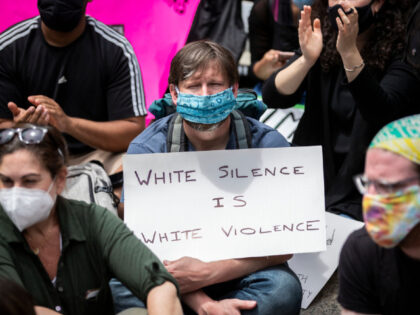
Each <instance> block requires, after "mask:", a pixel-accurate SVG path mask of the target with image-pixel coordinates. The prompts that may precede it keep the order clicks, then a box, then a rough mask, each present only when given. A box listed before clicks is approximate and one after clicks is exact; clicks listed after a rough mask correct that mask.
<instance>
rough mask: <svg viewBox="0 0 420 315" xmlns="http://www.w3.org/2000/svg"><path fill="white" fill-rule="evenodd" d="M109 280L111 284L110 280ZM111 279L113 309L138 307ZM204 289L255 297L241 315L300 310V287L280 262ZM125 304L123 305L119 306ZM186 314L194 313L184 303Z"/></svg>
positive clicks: (215, 294) (287, 314)
mask: <svg viewBox="0 0 420 315" xmlns="http://www.w3.org/2000/svg"><path fill="white" fill-rule="evenodd" d="M111 282H112V284H111ZM111 282H110V286H111V290H112V294H113V296H114V304H115V309H116V310H117V306H118V309H119V311H121V310H123V309H125V308H129V307H139V304H137V303H139V302H140V303H141V301H140V300H138V299H137V298H136V297H134V296H133V295H132V293H131V292H130V291H129V290H128V289H127V288H125V287H124V286H123V285H122V284H121V283H118V284H117V282H118V281H117V280H115V279H113V280H111ZM203 290H204V291H205V292H206V293H207V294H208V295H209V296H210V297H211V298H212V299H214V300H223V299H241V300H254V301H257V306H256V307H255V308H254V309H252V310H249V311H243V312H242V314H244V315H257V314H259V315H295V314H299V312H300V305H301V301H302V287H301V285H300V282H299V280H298V278H297V277H296V275H295V274H294V272H293V271H292V270H291V269H290V268H289V267H288V266H287V264H283V265H280V266H274V267H270V268H266V269H263V270H260V271H257V272H254V273H252V274H250V275H248V276H245V277H243V278H239V279H235V280H231V281H227V282H223V283H218V284H215V285H212V286H209V287H206V288H203ZM121 307H124V308H121ZM183 309H184V313H185V314H188V315H189V314H195V313H194V312H193V311H192V310H191V309H189V308H188V306H186V305H184V304H183Z"/></svg>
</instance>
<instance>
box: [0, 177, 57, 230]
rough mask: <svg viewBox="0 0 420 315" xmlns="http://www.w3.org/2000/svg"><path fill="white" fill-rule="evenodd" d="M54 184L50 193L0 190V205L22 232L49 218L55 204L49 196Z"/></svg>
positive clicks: (27, 190) (30, 190) (25, 189)
mask: <svg viewBox="0 0 420 315" xmlns="http://www.w3.org/2000/svg"><path fill="white" fill-rule="evenodd" d="M53 184H54V181H53V182H52V183H51V185H50V187H49V188H48V191H45V190H42V189H31V188H23V187H13V188H4V189H0V204H1V205H2V207H3V209H4V212H6V214H7V215H8V216H9V218H10V220H11V221H12V222H13V223H14V224H15V226H16V227H17V228H18V229H19V231H20V232H22V231H23V230H24V229H26V228H27V227H30V226H32V225H34V224H36V223H38V222H41V221H43V220H45V219H46V218H48V216H49V215H50V212H51V209H52V207H53V206H54V203H55V200H53V198H52V197H51V196H50V194H49V191H50V190H51V187H52V185H53ZM55 198H56V197H55ZM55 198H54V199H55Z"/></svg>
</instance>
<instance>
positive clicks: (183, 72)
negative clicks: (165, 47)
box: [168, 40, 239, 85]
mask: <svg viewBox="0 0 420 315" xmlns="http://www.w3.org/2000/svg"><path fill="white" fill-rule="evenodd" d="M211 61H216V62H217V63H218V64H219V66H220V69H221V70H222V71H223V72H224V74H225V77H226V78H227V79H228V80H229V84H230V85H233V84H235V83H237V82H238V81H239V74H238V69H237V66H236V62H235V59H234V58H233V56H232V54H231V52H230V51H229V50H227V49H226V48H224V47H223V46H221V45H219V44H217V43H215V42H212V41H209V40H199V41H195V42H191V43H188V44H187V45H185V46H184V47H183V48H182V49H181V50H180V51H178V53H177V54H176V55H175V57H174V58H173V59H172V62H171V69H170V71H169V78H168V83H169V84H174V85H178V84H179V82H180V81H183V80H185V79H188V77H190V76H191V75H192V74H193V73H194V72H196V71H197V70H203V69H205V68H206V67H207V65H208V64H209V63H210V62H211Z"/></svg>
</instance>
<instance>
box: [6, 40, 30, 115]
mask: <svg viewBox="0 0 420 315" xmlns="http://www.w3.org/2000/svg"><path fill="white" fill-rule="evenodd" d="M0 44H1V43H0ZM14 64H15V63H14V58H13V48H12V47H11V46H8V47H6V48H4V49H3V50H0V118H5V119H13V116H12V113H11V112H10V111H9V108H8V107H7V103H8V102H15V103H16V104H17V106H19V107H25V105H26V100H24V99H23V97H22V93H21V91H20V90H19V87H18V86H19V84H18V83H19V79H18V76H17V75H16V71H15V70H14Z"/></svg>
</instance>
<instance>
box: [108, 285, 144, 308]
mask: <svg viewBox="0 0 420 315" xmlns="http://www.w3.org/2000/svg"><path fill="white" fill-rule="evenodd" d="M109 287H110V288H111V292H112V298H113V300H114V310H115V314H117V313H119V312H122V311H124V310H126V309H128V308H132V307H140V308H145V307H146V306H145V305H144V303H143V302H142V301H140V300H139V298H137V297H136V296H135V295H134V294H133V293H131V291H130V290H129V289H127V287H125V286H124V285H123V284H122V283H121V282H120V281H118V280H117V279H115V278H112V279H111V281H109Z"/></svg>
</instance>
